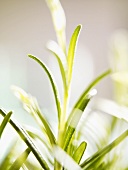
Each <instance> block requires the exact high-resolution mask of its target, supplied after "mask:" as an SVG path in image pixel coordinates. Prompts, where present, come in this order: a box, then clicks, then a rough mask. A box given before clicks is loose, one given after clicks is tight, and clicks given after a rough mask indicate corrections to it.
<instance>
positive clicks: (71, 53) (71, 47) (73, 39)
mask: <svg viewBox="0 0 128 170" xmlns="http://www.w3.org/2000/svg"><path fill="white" fill-rule="evenodd" d="M81 27H82V26H81V25H78V26H77V27H76V29H75V31H74V33H73V35H72V37H71V40H70V44H69V49H68V56H67V61H68V86H69V85H70V81H71V77H72V70H73V62H74V56H75V50H76V46H77V40H78V36H79V34H80V30H81Z"/></svg>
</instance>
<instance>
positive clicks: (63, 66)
mask: <svg viewBox="0 0 128 170" xmlns="http://www.w3.org/2000/svg"><path fill="white" fill-rule="evenodd" d="M47 48H48V50H50V51H51V52H52V53H53V54H54V56H55V57H56V59H57V61H58V64H59V68H60V72H61V76H62V80H63V86H64V89H65V90H64V91H65V92H66V91H67V80H66V79H67V78H66V74H67V59H66V56H65V55H64V53H63V51H62V50H61V49H60V47H59V46H58V44H57V43H55V42H54V41H49V42H48V44H47Z"/></svg>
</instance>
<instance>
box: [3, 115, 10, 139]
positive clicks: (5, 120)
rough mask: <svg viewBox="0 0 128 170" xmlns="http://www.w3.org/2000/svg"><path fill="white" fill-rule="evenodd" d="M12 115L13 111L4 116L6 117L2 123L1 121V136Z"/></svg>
mask: <svg viewBox="0 0 128 170" xmlns="http://www.w3.org/2000/svg"><path fill="white" fill-rule="evenodd" d="M11 115H12V112H9V113H8V114H7V115H6V116H5V117H4V119H3V121H2V123H1V125H0V138H1V136H2V133H3V131H4V129H5V127H6V125H7V123H8V122H9V119H10V117H11Z"/></svg>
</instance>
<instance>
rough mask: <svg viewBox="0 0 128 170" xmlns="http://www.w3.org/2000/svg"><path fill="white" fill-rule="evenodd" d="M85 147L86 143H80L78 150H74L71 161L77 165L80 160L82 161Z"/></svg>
mask: <svg viewBox="0 0 128 170" xmlns="http://www.w3.org/2000/svg"><path fill="white" fill-rule="evenodd" d="M86 146H87V143H86V142H82V143H81V144H80V145H79V146H78V148H77V149H76V151H75V153H74V154H73V159H74V160H75V161H76V162H77V163H78V164H79V163H80V161H81V159H82V156H83V154H84V152H85V150H86Z"/></svg>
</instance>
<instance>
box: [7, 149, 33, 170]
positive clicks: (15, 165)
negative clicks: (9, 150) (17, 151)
mask: <svg viewBox="0 0 128 170" xmlns="http://www.w3.org/2000/svg"><path fill="white" fill-rule="evenodd" d="M30 152H31V150H30V148H27V149H26V150H25V151H24V152H23V153H22V154H21V155H20V156H19V157H18V158H17V159H16V160H15V162H14V163H13V164H12V166H11V167H10V168H9V170H19V169H20V168H21V167H22V165H23V164H24V162H25V161H26V159H27V158H28V155H29V154H30Z"/></svg>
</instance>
